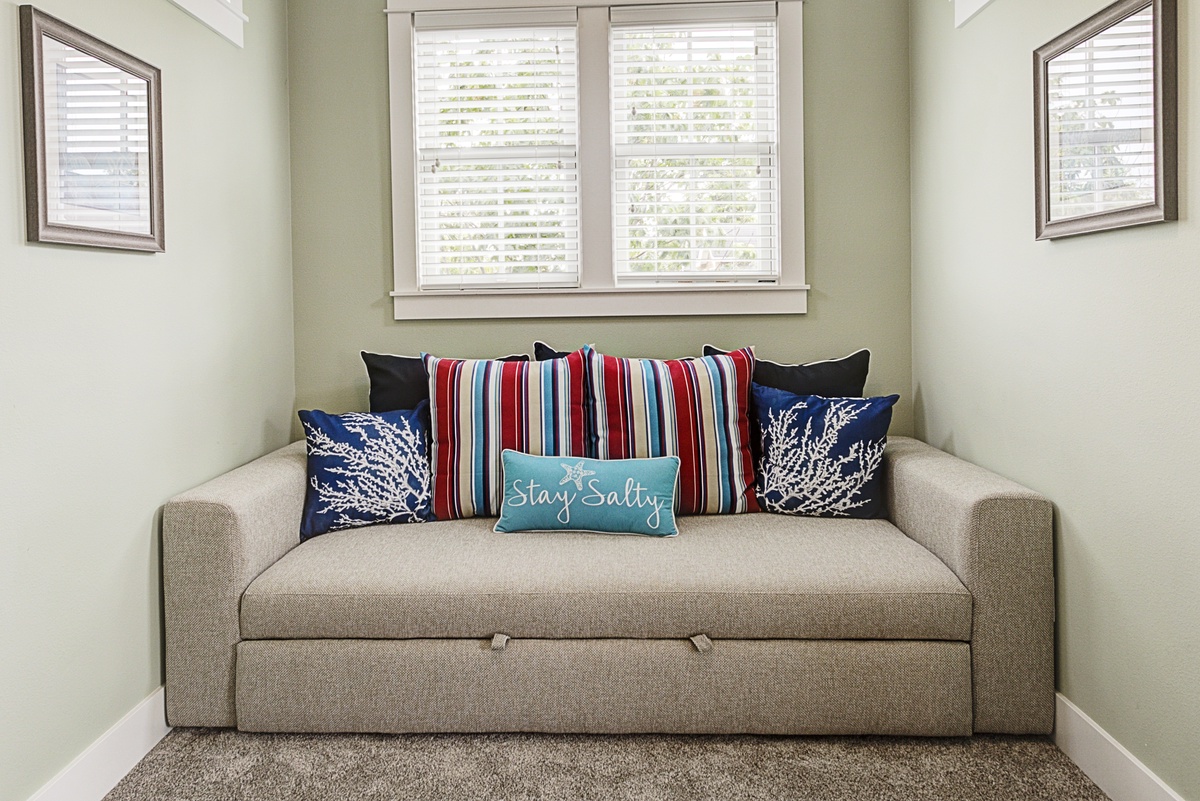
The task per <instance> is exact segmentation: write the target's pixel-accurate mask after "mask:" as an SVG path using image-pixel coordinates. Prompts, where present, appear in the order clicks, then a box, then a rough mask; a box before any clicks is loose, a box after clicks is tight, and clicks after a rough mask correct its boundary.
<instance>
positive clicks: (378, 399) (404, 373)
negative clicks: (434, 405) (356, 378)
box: [362, 350, 529, 412]
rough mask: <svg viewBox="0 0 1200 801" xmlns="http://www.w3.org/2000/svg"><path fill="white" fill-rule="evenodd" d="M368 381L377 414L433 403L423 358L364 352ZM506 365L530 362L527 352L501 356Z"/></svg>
mask: <svg viewBox="0 0 1200 801" xmlns="http://www.w3.org/2000/svg"><path fill="white" fill-rule="evenodd" d="M362 360H363V364H365V365H366V366H367V378H368V379H369V380H370V382H371V392H370V404H371V411H373V412H391V411H395V410H396V409H415V408H417V404H418V403H420V402H421V401H428V400H429V373H427V372H425V362H424V360H422V358H421V357H420V356H393V355H392V354H390V353H370V352H368V351H365V350H364V351H362ZM498 361H502V362H527V361H529V357H528V356H526V355H525V354H523V353H515V354H513V355H512V356H501V357H500V358H499V359H498Z"/></svg>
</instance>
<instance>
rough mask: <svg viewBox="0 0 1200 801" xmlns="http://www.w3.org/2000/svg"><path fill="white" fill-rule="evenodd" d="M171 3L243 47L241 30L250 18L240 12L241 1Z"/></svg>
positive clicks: (177, 0)
mask: <svg viewBox="0 0 1200 801" xmlns="http://www.w3.org/2000/svg"><path fill="white" fill-rule="evenodd" d="M171 2H172V3H174V4H175V5H177V6H179V7H180V8H182V9H183V10H184V11H186V12H187V13H189V14H191V15H192V16H193V17H195V18H196V19H198V20H200V21H201V22H203V23H204V24H205V25H207V26H208V27H210V28H212V29H213V30H214V31H216V32H217V33H219V34H221V35H222V36H224V37H225V38H226V39H228V40H229V41H231V42H233V43H234V44H235V45H237V46H238V47H243V46H244V43H243V38H244V36H243V29H244V27H245V25H246V23H247V22H249V21H250V18H249V17H247V16H246V15H245V14H244V13H243V12H242V0H171Z"/></svg>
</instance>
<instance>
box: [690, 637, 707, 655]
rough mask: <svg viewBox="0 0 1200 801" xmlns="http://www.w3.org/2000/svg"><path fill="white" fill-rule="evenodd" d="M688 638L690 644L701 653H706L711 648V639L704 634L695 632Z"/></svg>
mask: <svg viewBox="0 0 1200 801" xmlns="http://www.w3.org/2000/svg"><path fill="white" fill-rule="evenodd" d="M689 639H690V640H691V641H692V645H694V646H696V650H697V651H699V652H700V653H702V654H707V653H708V652H709V651H711V650H712V649H713V644H712V640H710V639H708V637H707V636H705V635H704V634H697V635H696V636H694V637H690V638H689Z"/></svg>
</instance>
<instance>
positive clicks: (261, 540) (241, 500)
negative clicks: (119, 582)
mask: <svg viewBox="0 0 1200 801" xmlns="http://www.w3.org/2000/svg"><path fill="white" fill-rule="evenodd" d="M304 461H305V456H304V443H303V442H295V443H292V444H291V445H289V446H287V447H286V448H282V449H281V450H278V451H276V452H274V453H272V454H269V455H267V456H264V457H263V458H261V459H258V460H256V461H253V462H251V463H250V464H248V465H245V466H243V467H239V468H238V469H236V470H233V471H231V472H229V473H226V474H225V475H223V476H219V477H218V478H215V479H213V480H212V481H209V482H208V483H206V484H203V485H201V486H199V487H197V488H195V489H193V490H190V491H188V492H185V493H183V494H181V495H177V496H176V497H174V498H172V499H171V500H170V501H168V502H167V505H166V507H165V508H164V509H163V522H162V560H163V604H164V616H165V619H166V704H167V721H168V722H169V723H170V724H171V725H172V726H232V725H234V707H233V680H234V679H233V675H234V671H233V661H234V646H235V645H236V644H237V641H238V640H239V639H240V633H239V626H238V603H239V601H240V600H241V597H242V593H243V592H244V591H245V589H246V587H247V586H249V584H250V582H251V581H252V580H253V579H254V578H255V577H256V576H258V574H259V573H261V572H262V571H263V570H265V569H266V568H267V567H269V566H270V565H271V564H273V563H274V562H275V561H277V560H278V559H279V557H281V556H283V554H285V553H286V552H287V551H288V550H289V549H291V548H292V547H294V546H295V545H296V544H297V543H298V542H299V541H300V512H301V509H302V508H303V506H304Z"/></svg>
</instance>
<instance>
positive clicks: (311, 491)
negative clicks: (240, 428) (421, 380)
mask: <svg viewBox="0 0 1200 801" xmlns="http://www.w3.org/2000/svg"><path fill="white" fill-rule="evenodd" d="M300 422H301V423H303V424H304V436H305V439H306V441H307V446H308V487H307V490H306V492H305V496H304V516H303V517H302V518H301V520H300V541H301V542H303V541H304V540H306V539H308V538H310V537H315V536H317V535H318V534H324V533H325V532H327V531H337V530H339V529H344V528H354V527H356V526H369V525H371V524H372V523H423V522H425V521H426V520H430V519H432V513H431V510H430V503H429V502H430V492H429V484H430V481H429V448H428V440H429V401H422V402H421V403H420V404H419V405H418V406H417V408H415V409H413V410H411V411H394V412H382V413H366V412H352V413H350V414H339V415H333V414H326V413H325V412H318V411H302V412H300Z"/></svg>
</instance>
